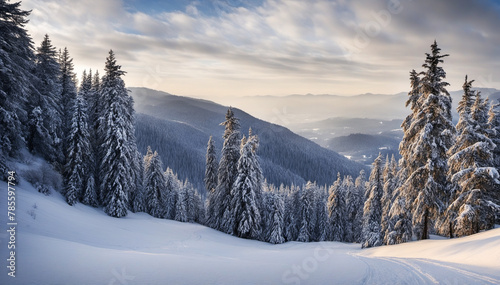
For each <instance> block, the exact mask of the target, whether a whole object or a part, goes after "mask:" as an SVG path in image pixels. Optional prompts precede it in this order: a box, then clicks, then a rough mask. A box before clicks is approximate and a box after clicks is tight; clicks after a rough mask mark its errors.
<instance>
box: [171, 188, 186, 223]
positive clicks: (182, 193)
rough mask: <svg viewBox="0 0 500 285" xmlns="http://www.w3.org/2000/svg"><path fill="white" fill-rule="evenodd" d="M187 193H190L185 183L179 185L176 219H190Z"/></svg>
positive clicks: (183, 220)
mask: <svg viewBox="0 0 500 285" xmlns="http://www.w3.org/2000/svg"><path fill="white" fill-rule="evenodd" d="M187 195H188V194H187V189H186V187H184V185H181V187H179V190H178V191H177V201H176V203H175V217H174V219H175V220H176V221H179V222H183V223H185V222H187V221H188V212H187V211H188V209H187V207H188V206H187Z"/></svg>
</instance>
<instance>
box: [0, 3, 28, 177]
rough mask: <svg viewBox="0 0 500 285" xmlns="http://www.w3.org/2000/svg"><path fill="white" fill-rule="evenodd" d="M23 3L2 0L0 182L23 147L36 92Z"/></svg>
mask: <svg viewBox="0 0 500 285" xmlns="http://www.w3.org/2000/svg"><path fill="white" fill-rule="evenodd" d="M20 5H21V2H12V3H11V2H9V1H5V0H0V26H1V27H2V28H1V29H0V118H1V121H2V123H1V124H0V171H1V174H0V179H3V180H5V179H6V178H7V176H6V173H7V165H6V157H9V156H16V155H17V154H18V152H19V150H20V149H21V148H22V147H23V146H24V139H25V138H24V133H25V129H24V126H25V125H27V121H28V112H31V111H32V110H28V111H27V110H26V103H27V95H28V94H30V93H31V92H34V87H33V83H32V82H34V81H35V78H34V76H33V74H32V72H31V71H32V69H33V61H34V53H33V44H32V41H31V38H30V36H29V34H28V32H27V31H26V29H25V25H26V24H27V23H28V20H27V17H28V16H29V14H30V11H24V10H22V9H21V8H20Z"/></svg>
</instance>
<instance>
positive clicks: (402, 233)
mask: <svg viewBox="0 0 500 285" xmlns="http://www.w3.org/2000/svg"><path fill="white" fill-rule="evenodd" d="M396 191H397V190H396ZM394 197H395V200H394V202H393V204H392V206H391V208H390V211H389V222H388V225H387V227H388V228H387V230H386V232H385V235H384V244H387V245H390V244H399V243H404V242H407V241H410V240H411V239H412V228H413V225H412V222H411V216H410V214H411V213H410V205H409V204H410V201H407V200H406V199H407V198H406V197H405V196H404V195H397V194H396V195H395V196H394Z"/></svg>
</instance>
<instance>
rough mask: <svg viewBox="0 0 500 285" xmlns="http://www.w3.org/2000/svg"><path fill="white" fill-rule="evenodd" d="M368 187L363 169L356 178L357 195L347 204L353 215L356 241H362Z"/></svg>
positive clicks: (348, 210)
mask: <svg viewBox="0 0 500 285" xmlns="http://www.w3.org/2000/svg"><path fill="white" fill-rule="evenodd" d="M366 188H367V187H366V175H365V171H364V170H361V171H360V172H359V175H358V177H357V178H356V181H355V182H354V189H355V190H354V191H355V195H353V198H352V199H349V200H348V205H347V206H348V209H347V212H348V213H349V212H350V213H351V217H352V219H353V222H352V228H353V235H354V236H353V238H354V242H361V231H362V228H363V207H364V203H365V200H364V195H365V192H366Z"/></svg>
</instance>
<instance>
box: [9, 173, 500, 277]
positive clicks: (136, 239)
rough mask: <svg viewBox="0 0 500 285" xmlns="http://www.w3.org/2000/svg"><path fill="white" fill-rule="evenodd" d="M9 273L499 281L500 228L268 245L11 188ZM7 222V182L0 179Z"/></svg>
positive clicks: (31, 190)
mask: <svg viewBox="0 0 500 285" xmlns="http://www.w3.org/2000/svg"><path fill="white" fill-rule="evenodd" d="M16 192H17V194H16V202H17V208H16V218H17V222H18V225H17V228H16V277H15V278H12V277H9V276H8V275H7V272H8V269H7V268H6V265H7V261H6V259H7V258H8V257H9V254H8V250H7V241H8V238H9V235H8V233H7V232H6V231H5V230H2V231H1V232H0V241H1V243H0V247H1V248H0V254H1V259H2V260H3V261H2V264H3V265H2V266H1V268H2V269H1V275H0V284H365V283H366V284H433V283H435V284H438V283H440V284H500V228H497V229H495V230H491V231H488V232H483V233H480V234H477V235H473V236H470V237H465V238H460V239H453V240H448V239H443V238H439V237H434V239H432V240H428V241H420V242H411V243H407V244H402V245H397V246H385V247H379V248H373V249H367V250H361V249H360V246H359V245H357V244H345V243H337V242H320V243H299V242H290V243H285V244H281V245H271V244H266V243H262V242H258V241H251V240H243V239H239V238H235V237H232V236H228V235H225V234H223V233H220V232H217V231H214V230H212V229H210V228H206V227H204V226H200V225H195V224H188V223H179V222H175V221H169V220H161V219H155V218H152V217H150V216H148V215H146V214H143V213H140V214H133V213H130V214H129V215H128V216H127V217H126V218H121V219H116V218H111V217H108V216H106V215H105V214H104V213H103V212H102V210H101V209H94V208H91V207H87V206H83V205H81V204H77V205H76V206H73V207H71V206H68V205H67V204H66V203H65V202H64V199H63V197H62V196H61V195H60V194H58V193H52V195H51V196H49V197H46V196H44V195H42V194H40V193H38V192H36V190H35V189H33V188H32V187H31V186H29V184H28V183H27V182H25V181H24V183H22V185H21V186H17V187H16ZM0 195H1V196H2V197H1V198H0V201H2V202H1V205H0V216H1V219H0V222H1V225H2V226H1V227H2V228H3V229H5V228H6V227H7V226H6V224H7V203H6V200H7V199H6V198H7V184H6V183H4V182H1V183H0Z"/></svg>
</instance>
